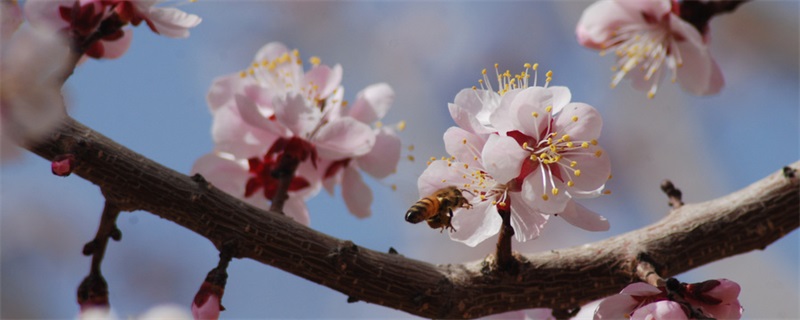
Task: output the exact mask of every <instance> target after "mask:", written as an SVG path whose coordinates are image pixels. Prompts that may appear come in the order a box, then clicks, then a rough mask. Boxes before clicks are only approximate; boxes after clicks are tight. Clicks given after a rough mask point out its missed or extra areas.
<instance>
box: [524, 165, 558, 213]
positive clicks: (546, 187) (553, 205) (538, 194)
mask: <svg viewBox="0 0 800 320" xmlns="http://www.w3.org/2000/svg"><path fill="white" fill-rule="evenodd" d="M542 171H543V170H542V167H541V165H540V166H537V168H536V169H534V170H533V172H531V173H530V174H529V175H528V177H526V178H525V180H524V181H523V182H522V195H523V196H524V197H525V199H526V200H527V201H528V203H529V204H530V206H531V207H533V208H536V209H538V210H539V211H541V212H542V213H546V214H555V213H561V212H562V211H564V208H565V207H566V206H567V202H568V201H569V200H570V198H569V196H568V195H567V193H566V192H565V191H566V184H564V183H562V182H561V181H559V180H558V179H556V178H553V179H551V178H550V174H549V172H548V171H546V170H545V171H544V173H543V172H542ZM551 180H552V181H551ZM553 182H555V185H554V184H553ZM554 187H555V188H556V189H558V192H557V193H556V194H554V193H553V188H554ZM545 196H546V197H545ZM545 199H547V200H545Z"/></svg>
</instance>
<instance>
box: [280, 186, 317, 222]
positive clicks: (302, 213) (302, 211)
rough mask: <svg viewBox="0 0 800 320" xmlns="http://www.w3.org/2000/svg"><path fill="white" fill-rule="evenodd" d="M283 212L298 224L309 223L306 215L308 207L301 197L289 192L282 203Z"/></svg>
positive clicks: (309, 219) (309, 220)
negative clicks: (287, 197)
mask: <svg viewBox="0 0 800 320" xmlns="http://www.w3.org/2000/svg"><path fill="white" fill-rule="evenodd" d="M283 212H284V213H285V214H286V215H287V216H288V217H290V218H292V219H294V221H296V222H297V223H299V224H302V225H304V226H307V225H309V224H310V223H311V218H310V217H309V216H308V207H306V201H305V200H304V199H303V197H300V196H296V195H292V194H291V193H290V194H289V199H287V200H286V202H284V203H283Z"/></svg>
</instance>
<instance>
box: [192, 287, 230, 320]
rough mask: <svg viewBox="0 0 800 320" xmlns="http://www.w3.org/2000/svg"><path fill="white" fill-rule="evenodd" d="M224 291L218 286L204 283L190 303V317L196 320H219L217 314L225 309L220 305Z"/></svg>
mask: <svg viewBox="0 0 800 320" xmlns="http://www.w3.org/2000/svg"><path fill="white" fill-rule="evenodd" d="M224 291H225V289H224V288H223V287H221V286H219V285H215V284H212V283H210V282H208V281H204V282H203V284H202V285H201V286H200V290H198V291H197V294H196V295H195V296H194V300H193V301H192V316H193V317H194V318H195V319H196V320H200V319H203V320H205V319H212V320H216V319H219V313H220V311H222V310H225V308H224V307H223V306H222V304H221V303H220V300H221V299H222V295H223V294H224Z"/></svg>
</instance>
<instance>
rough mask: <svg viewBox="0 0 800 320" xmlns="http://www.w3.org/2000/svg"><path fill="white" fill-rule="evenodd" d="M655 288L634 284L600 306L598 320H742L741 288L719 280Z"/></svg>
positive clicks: (677, 283) (595, 316)
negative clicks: (740, 319) (711, 319)
mask: <svg viewBox="0 0 800 320" xmlns="http://www.w3.org/2000/svg"><path fill="white" fill-rule="evenodd" d="M669 282H673V283H674V286H675V288H671V286H670V285H669V284H668V285H667V287H668V288H670V289H667V288H665V287H655V286H652V285H650V284H647V283H644V282H637V283H632V284H630V285H628V286H627V287H625V288H624V289H622V291H621V292H620V293H619V294H617V295H614V296H611V297H608V298H606V299H605V300H603V301H602V302H600V304H599V305H598V306H597V309H596V310H595V315H594V318H595V319H623V318H630V319H653V320H658V319H698V318H700V319H707V318H715V319H739V318H741V316H742V307H741V305H740V304H739V300H738V296H739V291H740V288H739V285H738V284H737V283H736V282H733V281H730V280H727V279H719V280H708V281H704V282H700V283H694V284H686V283H679V282H678V281H677V280H674V279H670V280H668V283H669Z"/></svg>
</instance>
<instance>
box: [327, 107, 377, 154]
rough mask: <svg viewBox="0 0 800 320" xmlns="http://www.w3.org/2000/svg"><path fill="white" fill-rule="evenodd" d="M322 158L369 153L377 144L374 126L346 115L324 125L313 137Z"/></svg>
mask: <svg viewBox="0 0 800 320" xmlns="http://www.w3.org/2000/svg"><path fill="white" fill-rule="evenodd" d="M312 142H313V143H314V144H315V145H316V146H317V152H318V153H319V156H320V158H324V159H328V160H339V159H344V158H352V157H359V156H362V155H365V154H367V153H368V152H369V151H370V150H371V149H372V146H374V145H375V133H374V132H372V128H370V127H369V126H367V125H366V124H363V123H361V122H360V121H358V120H356V119H353V118H350V117H344V118H341V119H338V120H336V121H332V122H329V123H328V124H326V125H324V126H322V128H320V129H319V132H317V135H316V136H315V137H314V138H313V140H312Z"/></svg>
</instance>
